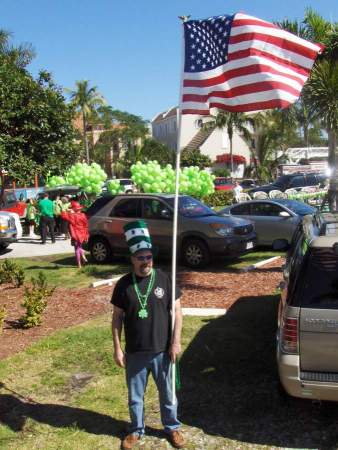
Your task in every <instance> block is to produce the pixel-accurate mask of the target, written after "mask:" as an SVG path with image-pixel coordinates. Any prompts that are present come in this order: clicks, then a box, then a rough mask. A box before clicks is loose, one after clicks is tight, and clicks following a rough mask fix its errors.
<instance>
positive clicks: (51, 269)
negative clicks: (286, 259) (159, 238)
mask: <svg viewBox="0 0 338 450" xmlns="http://www.w3.org/2000/svg"><path fill="white" fill-rule="evenodd" d="M278 255H283V253H280V252H273V251H269V250H266V251H259V252H258V251H257V252H252V253H248V254H246V255H243V256H241V257H240V258H237V259H235V260H224V259H221V260H217V261H215V262H214V263H213V264H212V265H211V266H209V267H207V268H206V270H213V268H214V269H216V270H220V269H221V270H235V269H239V268H241V267H245V266H248V265H250V264H254V263H255V262H258V261H262V260H263V259H267V258H271V257H272V256H278ZM9 259H10V258H9ZM15 261H16V262H17V263H18V264H20V266H22V267H23V268H24V269H25V274H26V280H29V279H30V278H31V277H32V276H37V274H38V272H39V271H42V272H44V274H45V275H46V278H47V281H48V283H49V284H50V285H54V286H60V287H77V288H80V287H88V286H89V285H90V284H91V283H92V282H93V281H95V280H98V279H105V278H110V277H111V276H112V275H120V274H123V273H126V272H127V271H128V270H129V269H130V265H129V261H128V258H122V257H121V258H120V259H116V260H114V261H112V263H111V264H92V263H91V262H89V264H88V265H87V266H84V267H82V269H80V270H79V269H78V268H77V267H76V265H75V261H74V256H73V255H69V254H64V255H49V256H34V257H32V258H16V259H15ZM160 267H163V268H164V270H167V271H168V272H170V271H171V266H170V263H169V261H168V260H167V261H160ZM178 270H179V269H178Z"/></svg>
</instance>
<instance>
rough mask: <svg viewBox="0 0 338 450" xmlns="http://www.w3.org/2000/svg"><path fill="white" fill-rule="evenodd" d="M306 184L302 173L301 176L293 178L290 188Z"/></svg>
mask: <svg viewBox="0 0 338 450" xmlns="http://www.w3.org/2000/svg"><path fill="white" fill-rule="evenodd" d="M302 186H305V178H304V177H303V176H302V175H301V176H299V177H294V178H292V180H291V182H290V188H293V187H302Z"/></svg>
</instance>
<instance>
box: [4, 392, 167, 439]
mask: <svg viewBox="0 0 338 450" xmlns="http://www.w3.org/2000/svg"><path fill="white" fill-rule="evenodd" d="M28 418H31V419H33V420H35V421H36V422H40V423H44V424H47V425H50V426H52V427H55V428H67V427H77V428H78V429H80V430H83V431H86V432H87V433H91V434H97V435H102V434H106V435H108V436H115V437H118V438H121V437H123V436H124V435H125V434H126V431H127V427H128V423H127V422H125V421H123V420H117V419H114V418H113V417H111V416H108V415H106V414H101V413H98V412H95V411H89V410H87V409H82V408H75V407H70V406H65V405H56V404H52V403H28V402H25V401H22V400H20V399H19V398H18V397H16V396H15V395H12V394H10V395H9V394H2V395H0V424H3V425H7V426H8V427H9V428H10V429H11V430H13V431H15V432H22V431H24V430H25V424H26V421H27V419H28ZM146 432H147V434H148V435H150V436H154V437H163V436H162V435H161V432H160V431H159V430H157V429H155V428H151V427H147V430H146Z"/></svg>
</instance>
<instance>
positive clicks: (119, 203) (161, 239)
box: [86, 194, 256, 268]
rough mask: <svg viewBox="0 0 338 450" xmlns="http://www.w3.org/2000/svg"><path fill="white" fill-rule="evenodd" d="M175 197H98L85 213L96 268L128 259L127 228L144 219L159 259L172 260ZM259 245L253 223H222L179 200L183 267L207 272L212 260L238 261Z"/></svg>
mask: <svg viewBox="0 0 338 450" xmlns="http://www.w3.org/2000/svg"><path fill="white" fill-rule="evenodd" d="M173 209H174V195H173V194H130V195H128V196H126V195H123V194H122V195H116V196H111V195H107V196H102V197H99V198H98V199H97V200H96V201H95V202H94V203H93V205H92V206H91V207H90V208H89V209H88V210H87V212H86V214H87V215H88V217H89V233H90V238H89V243H88V245H89V249H90V251H91V255H92V257H93V259H94V260H95V261H96V262H98V263H103V262H107V261H109V259H110V257H111V256H112V255H113V254H128V246H127V244H126V242H125V238H124V232H123V226H124V225H125V224H126V223H128V222H131V221H133V220H135V219H143V220H145V221H146V223H147V224H148V227H149V231H150V234H151V237H152V241H153V244H154V246H155V247H157V248H158V249H159V252H160V255H168V256H170V255H171V252H172V228H173V222H172V218H173ZM255 245H256V234H255V231H254V227H253V225H252V223H251V222H249V221H248V220H244V219H238V218H235V217H231V216H228V217H221V216H219V215H218V214H216V213H215V212H214V211H213V210H212V209H210V208H209V207H208V206H206V205H204V204H203V203H201V202H200V201H198V200H196V199H194V198H192V197H190V196H188V195H181V196H180V197H179V211H178V232H177V248H178V252H179V255H180V256H181V257H182V260H183V262H184V263H185V264H186V265H188V266H190V267H193V268H200V267H204V266H206V265H207V264H208V263H209V262H210V260H211V257H212V256H230V257H234V256H239V255H241V254H243V253H245V252H248V251H250V250H252V249H253V248H254V247H255Z"/></svg>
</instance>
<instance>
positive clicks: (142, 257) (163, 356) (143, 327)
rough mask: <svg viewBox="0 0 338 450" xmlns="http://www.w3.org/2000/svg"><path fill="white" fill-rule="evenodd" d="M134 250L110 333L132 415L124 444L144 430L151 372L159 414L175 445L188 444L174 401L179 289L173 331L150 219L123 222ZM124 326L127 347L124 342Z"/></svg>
mask: <svg viewBox="0 0 338 450" xmlns="http://www.w3.org/2000/svg"><path fill="white" fill-rule="evenodd" d="M124 231H125V236H126V240H127V243H128V246H129V250H130V254H131V263H132V272H131V273H128V274H127V275H125V276H124V277H122V278H121V279H120V280H119V281H118V282H117V284H116V286H115V289H114V292H113V296H112V304H113V305H114V311H113V321H112V333H113V341H114V359H115V362H116V364H117V365H118V366H120V367H125V369H126V380H127V385H128V405H129V414H130V419H131V426H130V430H129V434H128V435H127V436H126V437H125V439H124V440H123V442H122V449H123V450H129V449H131V448H133V446H134V445H135V444H136V443H137V442H138V441H139V439H140V438H141V437H142V435H143V434H144V427H145V425H144V394H145V390H146V385H147V379H148V375H149V373H150V372H151V374H152V376H153V378H154V381H155V383H156V386H157V390H158V392H159V399H160V411H161V420H162V424H163V426H164V431H165V432H166V433H167V435H168V439H169V440H170V442H171V444H172V445H173V446H174V447H175V448H183V447H184V439H183V436H182V434H181V433H180V431H179V427H180V425H181V424H180V422H179V421H178V419H177V400H176V401H175V403H174V404H172V366H171V362H174V361H175V360H176V357H177V355H178V354H179V353H180V351H181V329H182V312H181V304H180V290H179V289H178V288H177V289H176V295H175V298H176V302H175V311H174V314H175V327H174V331H173V333H172V332H171V313H172V312H171V292H172V289H171V279H170V278H169V276H168V275H167V274H165V273H164V272H163V271H162V270H160V269H154V268H153V253H152V244H151V240H150V236H149V231H148V228H147V225H146V224H145V222H143V221H141V220H140V221H135V222H132V223H129V224H127V225H125V227H124ZM123 326H124V333H125V340H126V347H125V352H123V350H122V348H121V332H122V327H123Z"/></svg>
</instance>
